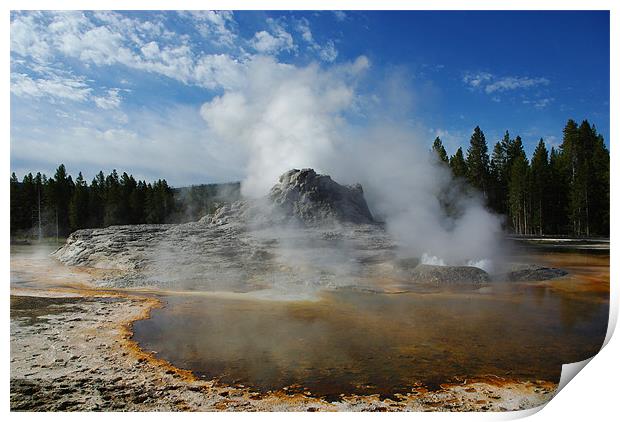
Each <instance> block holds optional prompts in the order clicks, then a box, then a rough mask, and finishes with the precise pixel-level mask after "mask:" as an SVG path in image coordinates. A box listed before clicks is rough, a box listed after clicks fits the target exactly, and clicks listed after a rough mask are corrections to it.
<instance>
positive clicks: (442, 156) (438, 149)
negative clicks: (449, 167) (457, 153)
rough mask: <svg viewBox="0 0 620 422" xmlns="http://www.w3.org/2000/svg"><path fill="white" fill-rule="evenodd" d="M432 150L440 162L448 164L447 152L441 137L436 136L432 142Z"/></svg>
mask: <svg viewBox="0 0 620 422" xmlns="http://www.w3.org/2000/svg"><path fill="white" fill-rule="evenodd" d="M433 151H434V152H435V154H437V157H438V158H439V161H440V162H442V163H445V164H448V160H449V159H448V153H447V152H446V149H445V148H444V146H443V143H442V142H441V139H439V136H438V137H436V138H435V141H434V142H433Z"/></svg>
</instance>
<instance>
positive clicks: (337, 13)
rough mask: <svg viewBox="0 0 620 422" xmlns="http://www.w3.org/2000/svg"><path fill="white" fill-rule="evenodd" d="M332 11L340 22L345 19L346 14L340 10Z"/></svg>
mask: <svg viewBox="0 0 620 422" xmlns="http://www.w3.org/2000/svg"><path fill="white" fill-rule="evenodd" d="M333 13H334V17H335V18H336V20H337V21H338V22H342V21H344V20H346V19H347V14H346V13H345V12H343V11H342V10H334V11H333Z"/></svg>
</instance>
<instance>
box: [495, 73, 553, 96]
mask: <svg viewBox="0 0 620 422" xmlns="http://www.w3.org/2000/svg"><path fill="white" fill-rule="evenodd" d="M548 84H549V80H548V79H546V78H529V77H526V76H524V77H516V76H507V77H503V78H499V79H496V80H495V81H493V82H492V83H490V84H488V85H487V86H486V87H485V88H484V91H485V92H486V93H487V94H491V93H493V92H502V91H509V90H514V89H523V88H531V87H533V86H537V85H548Z"/></svg>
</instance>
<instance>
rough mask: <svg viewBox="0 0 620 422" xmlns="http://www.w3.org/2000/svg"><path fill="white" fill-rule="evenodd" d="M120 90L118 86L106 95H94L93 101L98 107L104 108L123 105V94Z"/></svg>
mask: <svg viewBox="0 0 620 422" xmlns="http://www.w3.org/2000/svg"><path fill="white" fill-rule="evenodd" d="M119 92H120V90H119V89H118V88H112V89H109V90H108V95H107V96H106V97H93V101H95V104H96V105H97V107H99V108H102V109H104V110H111V109H114V108H118V107H119V106H120V105H121V96H120V95H119Z"/></svg>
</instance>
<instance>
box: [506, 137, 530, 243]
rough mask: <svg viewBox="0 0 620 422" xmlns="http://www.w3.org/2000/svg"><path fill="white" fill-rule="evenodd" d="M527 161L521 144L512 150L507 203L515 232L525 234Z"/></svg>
mask: <svg viewBox="0 0 620 422" xmlns="http://www.w3.org/2000/svg"><path fill="white" fill-rule="evenodd" d="M528 170H529V169H528V162H527V157H526V155H525V151H524V150H523V146H522V145H521V147H520V149H518V150H515V151H514V157H513V160H512V168H511V170H510V184H509V186H508V204H509V211H510V217H511V220H512V225H513V228H514V230H515V232H516V233H518V234H527V233H528V230H529V221H528V212H527V211H528V202H527V200H528V190H527V185H528Z"/></svg>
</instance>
